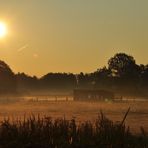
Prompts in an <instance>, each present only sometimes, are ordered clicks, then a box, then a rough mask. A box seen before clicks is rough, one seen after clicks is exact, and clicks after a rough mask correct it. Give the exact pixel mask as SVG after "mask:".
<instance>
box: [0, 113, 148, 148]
mask: <svg viewBox="0 0 148 148" xmlns="http://www.w3.org/2000/svg"><path fill="white" fill-rule="evenodd" d="M127 113H128V112H127ZM126 116H127V114H126V115H125V117H124V119H123V120H122V121H121V122H115V123H114V122H112V121H111V120H109V119H108V118H106V117H105V116H104V114H103V113H102V112H101V113H100V114H99V116H98V118H97V119H96V121H95V123H91V122H89V121H87V122H84V123H81V124H76V121H75V119H71V120H66V119H65V118H63V119H55V120H52V119H51V118H50V117H40V116H38V117H35V116H34V115H32V116H31V117H28V118H25V117H24V119H23V120H20V119H17V120H13V121H10V120H9V119H5V120H3V121H2V122H1V125H0V148H13V147H14V148H98V147H99V148H147V147H148V136H147V135H146V133H145V131H144V129H143V128H141V131H142V132H141V134H139V135H133V134H132V133H131V132H130V129H129V128H128V127H126V126H125V124H124V121H125V118H126Z"/></svg>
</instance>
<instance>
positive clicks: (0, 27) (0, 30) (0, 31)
mask: <svg viewBox="0 0 148 148" xmlns="http://www.w3.org/2000/svg"><path fill="white" fill-rule="evenodd" d="M6 34H7V26H6V24H5V23H4V22H0V38H3V37H5V36H6Z"/></svg>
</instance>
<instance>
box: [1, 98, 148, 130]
mask: <svg viewBox="0 0 148 148" xmlns="http://www.w3.org/2000/svg"><path fill="white" fill-rule="evenodd" d="M147 106H148V101H123V102H110V101H107V102H103V101H102V102H101V101H94V102H89V101H85V102H84V101H62V100H61V101H29V100H23V101H19V102H13V103H6V102H3V103H0V120H1V121H2V120H3V119H4V118H8V117H9V118H10V119H12V118H14V119H15V118H19V119H21V118H23V117H24V116H30V115H32V114H33V115H35V116H38V115H40V116H41V117H43V116H48V117H51V118H53V119H56V118H63V117H65V118H66V119H67V120H69V119H72V118H74V119H75V120H76V122H77V123H82V122H84V121H91V122H95V120H96V118H97V117H98V114H99V112H100V110H102V112H103V113H104V114H105V115H106V116H107V117H108V118H109V119H111V120H113V121H121V120H122V118H123V116H124V114H125V113H126V111H127V109H128V108H129V107H130V112H129V113H128V116H127V118H126V121H125V124H126V126H130V129H131V131H132V132H133V133H139V132H140V127H141V126H142V127H143V128H144V129H145V131H148V107H147Z"/></svg>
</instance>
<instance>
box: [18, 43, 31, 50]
mask: <svg viewBox="0 0 148 148" xmlns="http://www.w3.org/2000/svg"><path fill="white" fill-rule="evenodd" d="M28 46H29V45H28V44H25V45H24V46H22V47H20V48H19V49H18V50H17V51H18V52H21V51H23V50H24V49H26V48H27V47H28Z"/></svg>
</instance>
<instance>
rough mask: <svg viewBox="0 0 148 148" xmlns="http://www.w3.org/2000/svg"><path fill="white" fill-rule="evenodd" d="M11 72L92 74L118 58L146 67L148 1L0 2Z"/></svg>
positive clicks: (1, 43)
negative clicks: (122, 55) (128, 56)
mask: <svg viewBox="0 0 148 148" xmlns="http://www.w3.org/2000/svg"><path fill="white" fill-rule="evenodd" d="M0 21H3V22H6V23H7V27H8V34H7V36H6V37H5V38H3V39H0V59H1V60H4V61H6V62H7V63H8V64H9V65H10V67H11V68H12V69H13V71H14V72H25V73H27V74H30V75H38V76H41V75H43V74H46V73H47V72H74V73H78V72H80V71H83V72H92V71H94V70H96V69H97V68H99V67H102V66H104V65H107V60H108V59H109V58H110V57H111V56H113V55H114V54H115V53H117V52H126V53H128V54H131V55H133V56H134V57H135V59H136V61H137V63H138V64H139V63H143V64H147V63H148V0H0Z"/></svg>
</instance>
